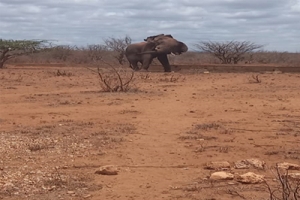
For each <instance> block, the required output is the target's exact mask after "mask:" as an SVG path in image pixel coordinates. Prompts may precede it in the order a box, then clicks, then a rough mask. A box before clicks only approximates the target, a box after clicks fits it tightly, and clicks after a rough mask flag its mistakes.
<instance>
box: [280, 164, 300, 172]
mask: <svg viewBox="0 0 300 200" xmlns="http://www.w3.org/2000/svg"><path fill="white" fill-rule="evenodd" d="M277 166H278V168H281V169H286V170H300V165H297V164H293V163H287V162H283V163H278V165H277Z"/></svg>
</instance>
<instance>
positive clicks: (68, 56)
mask: <svg viewBox="0 0 300 200" xmlns="http://www.w3.org/2000/svg"><path fill="white" fill-rule="evenodd" d="M131 43H132V39H131V38H130V37H129V36H125V37H123V38H122V37H121V38H107V39H104V40H103V42H102V43H99V44H89V45H86V46H76V45H53V44H52V45H50V43H49V42H48V41H35V40H2V39H1V40H0V61H1V62H0V68H3V66H4V64H24V63H31V64H34V63H37V64H41V63H43V64H45V63H47V64H58V63H60V64H65V65H72V66H75V65H89V66H94V65H99V64H101V63H102V60H103V58H105V61H106V62H109V63H110V64H112V65H116V64H118V65H121V66H126V67H127V64H128V63H127V60H126V58H125V49H126V47H127V46H128V45H129V44H131ZM194 46H195V48H196V50H199V52H196V51H189V52H187V53H185V54H182V55H181V56H180V59H178V56H175V57H170V58H169V60H170V63H171V64H204V63H205V64H277V65H278V64H280V65H281V66H299V63H300V56H299V53H289V52H276V51H264V50H262V49H261V48H262V47H263V45H259V44H255V43H253V42H250V41H241V42H238V41H229V42H223V43H219V42H198V43H196V44H195V45H194ZM155 61H156V60H154V62H153V64H158V63H156V62H155Z"/></svg>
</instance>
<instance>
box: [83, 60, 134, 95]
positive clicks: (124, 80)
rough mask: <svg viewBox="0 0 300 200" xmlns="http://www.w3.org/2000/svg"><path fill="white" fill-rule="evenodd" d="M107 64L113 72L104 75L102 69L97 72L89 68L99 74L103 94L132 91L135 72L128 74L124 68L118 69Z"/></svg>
mask: <svg viewBox="0 0 300 200" xmlns="http://www.w3.org/2000/svg"><path fill="white" fill-rule="evenodd" d="M105 64H107V65H108V66H109V67H110V68H111V70H110V71H109V72H106V73H103V72H101V70H100V68H99V67H98V68H97V71H95V70H92V69H90V68H87V69H89V70H91V71H93V72H95V73H97V74H98V77H99V83H100V87H101V89H102V91H103V92H128V91H130V90H131V89H132V87H131V85H132V83H133V81H134V72H131V73H130V75H129V76H128V73H126V71H125V70H124V69H122V68H118V69H116V68H115V67H113V66H112V65H111V64H109V63H105Z"/></svg>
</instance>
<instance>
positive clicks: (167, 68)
mask: <svg viewBox="0 0 300 200" xmlns="http://www.w3.org/2000/svg"><path fill="white" fill-rule="evenodd" d="M157 59H158V60H159V62H160V63H161V64H162V66H163V67H164V70H165V72H171V66H170V63H169V60H168V56H167V54H161V55H158V56H157Z"/></svg>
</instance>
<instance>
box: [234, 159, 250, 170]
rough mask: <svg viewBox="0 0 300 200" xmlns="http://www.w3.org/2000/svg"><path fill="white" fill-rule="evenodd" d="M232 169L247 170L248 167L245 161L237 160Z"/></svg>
mask: <svg viewBox="0 0 300 200" xmlns="http://www.w3.org/2000/svg"><path fill="white" fill-rule="evenodd" d="M234 168H236V169H249V168H250V166H249V164H247V163H246V162H245V160H239V161H237V162H235V163H234Z"/></svg>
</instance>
